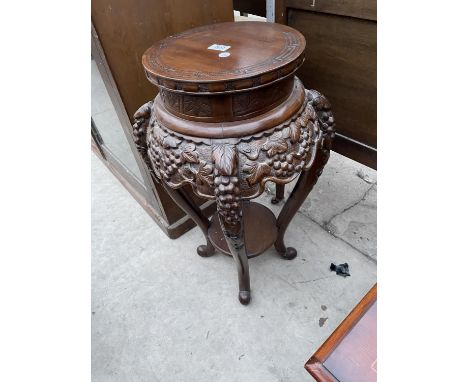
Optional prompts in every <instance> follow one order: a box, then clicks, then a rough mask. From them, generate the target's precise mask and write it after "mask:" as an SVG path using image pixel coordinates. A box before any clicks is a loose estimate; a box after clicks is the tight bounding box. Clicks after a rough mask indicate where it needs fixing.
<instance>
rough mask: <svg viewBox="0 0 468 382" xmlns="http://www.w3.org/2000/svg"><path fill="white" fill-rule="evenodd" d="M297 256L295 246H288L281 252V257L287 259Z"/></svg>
mask: <svg viewBox="0 0 468 382" xmlns="http://www.w3.org/2000/svg"><path fill="white" fill-rule="evenodd" d="M296 256H297V251H296V249H295V248H293V247H288V248H286V252H284V253H281V257H282V258H283V259H285V260H292V259H294V258H295V257H296Z"/></svg>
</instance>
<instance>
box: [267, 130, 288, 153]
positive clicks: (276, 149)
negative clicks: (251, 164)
mask: <svg viewBox="0 0 468 382" xmlns="http://www.w3.org/2000/svg"><path fill="white" fill-rule="evenodd" d="M262 149H263V150H265V151H266V152H267V155H268V156H269V157H272V156H274V155H276V154H281V153H284V152H285V151H286V150H287V149H288V142H286V140H285V139H284V138H282V137H281V136H277V135H275V134H273V135H272V136H271V137H270V138H268V140H267V141H266V142H265V143H264V144H263V145H262Z"/></svg>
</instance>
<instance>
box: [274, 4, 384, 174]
mask: <svg viewBox="0 0 468 382" xmlns="http://www.w3.org/2000/svg"><path fill="white" fill-rule="evenodd" d="M275 16H276V21H277V22H279V23H284V24H287V25H289V26H291V27H293V28H295V29H297V30H298V31H299V32H301V33H302V34H303V35H304V36H305V38H306V41H307V47H306V50H305V55H306V61H305V63H304V65H303V66H302V68H301V69H300V70H299V78H301V80H302V81H303V83H304V85H305V86H306V88H313V89H317V90H318V91H319V92H321V93H323V94H326V95H327V98H328V99H329V100H330V102H331V104H332V105H333V113H334V115H335V117H336V128H337V132H336V137H335V140H334V142H333V150H334V151H336V152H338V153H340V154H343V155H345V156H347V157H349V158H351V159H354V160H356V161H358V162H361V163H363V164H365V165H367V166H370V167H373V168H375V169H376V168H377V2H376V1H375V0H347V1H342V0H326V1H325V0H313V1H310V0H277V1H276V15H275Z"/></svg>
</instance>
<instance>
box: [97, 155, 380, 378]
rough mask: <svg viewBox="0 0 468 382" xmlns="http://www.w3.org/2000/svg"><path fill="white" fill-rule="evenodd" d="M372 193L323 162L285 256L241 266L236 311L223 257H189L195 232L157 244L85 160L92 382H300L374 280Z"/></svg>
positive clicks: (357, 177)
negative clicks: (247, 292) (248, 291)
mask: <svg viewBox="0 0 468 382" xmlns="http://www.w3.org/2000/svg"><path fill="white" fill-rule="evenodd" d="M291 188H292V186H289V187H288V190H291ZM376 193H377V184H376V172H375V171H373V170H371V169H369V168H367V167H365V166H362V165H359V164H357V163H356V162H353V161H351V160H349V159H346V158H344V157H342V156H340V155H338V154H335V153H332V156H331V158H330V161H329V164H328V165H327V166H326V167H325V170H324V172H323V174H322V176H321V178H320V179H319V181H318V183H317V185H316V187H315V189H314V190H313V191H312V193H311V194H310V195H309V198H308V200H307V201H306V203H305V204H304V206H303V208H302V209H301V212H300V213H299V214H297V216H296V217H295V218H294V220H293V221H292V223H291V225H290V227H289V230H288V232H287V234H286V244H287V245H294V246H295V247H296V249H297V250H298V256H297V258H296V259H294V260H292V261H285V260H282V259H280V258H279V257H278V256H277V254H276V252H275V251H274V250H269V251H268V252H267V253H265V254H264V255H262V256H260V257H257V258H255V259H252V260H251V261H250V270H251V271H250V273H251V284H252V302H251V303H250V305H248V306H243V305H241V304H240V303H239V302H238V300H237V275H236V269H235V265H234V262H233V260H232V259H231V258H230V257H228V256H224V255H221V254H217V255H215V256H213V257H210V258H201V257H199V256H197V254H196V247H197V246H198V245H199V244H200V243H203V236H202V234H201V232H200V230H199V229H193V230H191V231H190V232H188V233H187V234H185V235H184V236H182V237H181V238H179V239H177V240H170V239H168V238H167V237H166V236H165V235H164V234H163V232H162V231H161V230H160V229H159V228H158V226H157V225H156V224H155V223H154V222H153V221H152V220H151V219H150V217H149V216H148V215H147V214H146V213H145V212H144V211H143V209H142V208H141V207H140V206H139V205H138V203H137V202H136V201H135V200H133V198H132V197H131V196H130V195H129V194H128V192H127V191H126V190H125V189H124V188H123V187H122V186H121V185H120V183H119V182H118V181H117V180H116V179H115V178H114V177H113V176H112V174H111V173H110V172H109V171H108V170H107V168H106V167H105V166H104V165H103V164H102V163H101V162H100V161H99V159H97V158H96V157H95V156H94V155H92V380H93V381H94V382H107V381H112V382H120V381H122V382H124V381H125V382H131V381H164V382H166V381H169V382H172V381H177V382H178V381H203V382H206V381H216V382H221V381H229V382H231V381H243V382H257V381H261V382H270V381H272V382H273V381H281V382H287V381H294V382H298V381H311V380H312V378H311V377H310V376H309V374H308V373H307V372H306V371H305V369H304V368H303V365H304V363H305V362H306V360H307V359H308V358H309V357H310V356H311V355H312V353H313V352H314V351H315V350H316V349H317V348H318V347H319V346H320V344H321V343H322V342H323V341H324V340H325V339H326V338H327V337H328V336H329V335H330V334H331V332H332V331H333V330H334V329H335V328H336V326H338V324H339V323H340V322H341V321H342V320H343V319H344V318H345V317H346V315H347V314H348V313H349V312H350V310H351V309H352V308H353V307H354V306H355V305H356V304H357V303H358V302H359V300H360V299H361V298H362V297H363V296H364V294H365V293H366V292H367V291H368V290H369V289H370V288H371V287H372V285H373V284H374V283H375V282H376V261H377V252H376ZM269 198H270V196H269V195H267V194H264V195H263V196H262V197H261V198H259V199H258V200H259V201H260V202H262V203H264V204H267V205H269V206H270V207H272V209H273V210H274V211H275V213H277V211H278V210H279V208H280V207H281V206H272V205H270V204H269ZM332 261H333V262H337V263H342V262H348V263H349V266H350V271H351V277H348V278H342V277H339V276H336V275H335V274H333V273H332V272H330V271H329V269H328V268H329V266H330V263H331V262H332Z"/></svg>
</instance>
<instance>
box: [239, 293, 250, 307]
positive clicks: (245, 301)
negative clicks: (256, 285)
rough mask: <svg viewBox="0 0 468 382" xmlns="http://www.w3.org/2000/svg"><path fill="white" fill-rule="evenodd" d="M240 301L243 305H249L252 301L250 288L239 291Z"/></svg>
mask: <svg viewBox="0 0 468 382" xmlns="http://www.w3.org/2000/svg"><path fill="white" fill-rule="evenodd" d="M239 301H240V303H241V304H242V305H247V304H248V303H249V302H250V291H248V290H241V291H239Z"/></svg>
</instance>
